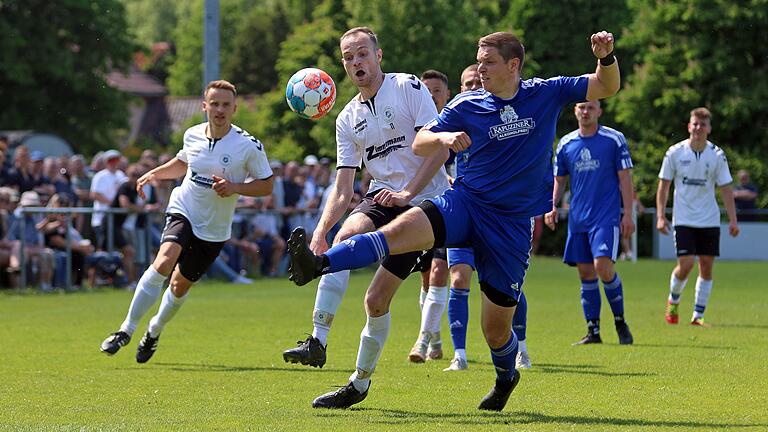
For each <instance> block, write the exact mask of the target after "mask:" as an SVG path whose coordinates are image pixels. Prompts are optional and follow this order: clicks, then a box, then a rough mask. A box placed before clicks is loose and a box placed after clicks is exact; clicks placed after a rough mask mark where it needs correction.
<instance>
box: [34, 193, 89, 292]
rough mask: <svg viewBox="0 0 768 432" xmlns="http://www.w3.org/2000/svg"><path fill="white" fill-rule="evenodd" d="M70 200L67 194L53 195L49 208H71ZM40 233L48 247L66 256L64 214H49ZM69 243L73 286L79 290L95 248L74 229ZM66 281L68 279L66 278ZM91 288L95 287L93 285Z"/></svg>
mask: <svg viewBox="0 0 768 432" xmlns="http://www.w3.org/2000/svg"><path fill="white" fill-rule="evenodd" d="M70 199H71V198H70V197H69V196H68V195H66V194H53V196H51V199H50V200H48V205H47V207H49V208H62V207H71V206H72V202H71V201H70ZM40 231H42V233H43V235H44V236H45V245H46V246H47V247H49V248H51V249H52V250H53V251H54V252H56V251H58V253H64V254H66V250H67V223H66V218H65V215H64V214H63V213H59V214H55V213H49V214H47V215H46V218H45V223H44V224H43V225H42V227H41V229H40ZM69 242H70V247H71V250H72V261H71V262H72V267H71V268H72V285H74V286H75V287H77V288H79V287H80V286H82V284H83V276H85V275H86V272H87V271H88V269H87V266H86V262H87V261H88V257H89V256H90V255H91V254H93V252H94V248H93V245H92V244H91V242H90V240H85V239H83V237H82V236H81V235H80V233H79V232H78V231H77V230H76V229H75V228H74V227H72V228H71V229H70V230H69ZM64 256H66V255H64ZM65 262H66V261H65ZM64 271H66V267H65V268H64ZM57 273H58V269H57ZM64 279H66V277H65V278H64ZM65 283H66V282H65ZM91 286H93V284H92V283H91Z"/></svg>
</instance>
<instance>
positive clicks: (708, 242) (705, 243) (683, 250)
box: [675, 226, 720, 256]
mask: <svg viewBox="0 0 768 432" xmlns="http://www.w3.org/2000/svg"><path fill="white" fill-rule="evenodd" d="M675 249H676V250H677V256H684V255H709V256H720V227H714V228H693V227H688V226H675Z"/></svg>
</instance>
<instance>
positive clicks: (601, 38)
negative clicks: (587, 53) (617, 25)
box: [590, 31, 613, 59]
mask: <svg viewBox="0 0 768 432" xmlns="http://www.w3.org/2000/svg"><path fill="white" fill-rule="evenodd" d="M590 42H591V43H592V53H593V54H594V55H595V57H597V58H599V59H601V58H603V57H605V56H607V55H608V54H610V53H612V52H613V33H609V32H607V31H601V32H597V33H595V34H593V35H592V37H591V38H590Z"/></svg>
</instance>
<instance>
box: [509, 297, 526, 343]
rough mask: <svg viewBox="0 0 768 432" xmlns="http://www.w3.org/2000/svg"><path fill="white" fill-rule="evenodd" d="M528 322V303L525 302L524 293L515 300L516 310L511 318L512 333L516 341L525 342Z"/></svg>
mask: <svg viewBox="0 0 768 432" xmlns="http://www.w3.org/2000/svg"><path fill="white" fill-rule="evenodd" d="M527 321H528V301H526V300H525V293H524V292H521V293H520V298H519V299H518V300H517V309H515V316H513V317H512V331H514V332H515V335H516V336H517V340H518V341H521V342H522V341H524V340H525V326H526V323H527Z"/></svg>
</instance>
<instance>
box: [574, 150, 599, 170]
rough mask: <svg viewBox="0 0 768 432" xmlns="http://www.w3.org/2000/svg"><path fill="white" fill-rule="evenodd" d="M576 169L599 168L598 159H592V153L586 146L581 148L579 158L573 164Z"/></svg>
mask: <svg viewBox="0 0 768 432" xmlns="http://www.w3.org/2000/svg"><path fill="white" fill-rule="evenodd" d="M574 165H575V166H576V171H594V170H596V169H598V168H600V161H599V160H595V159H592V153H591V152H590V151H589V149H588V148H583V149H581V152H579V160H577V161H576V163H575V164H574Z"/></svg>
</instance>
